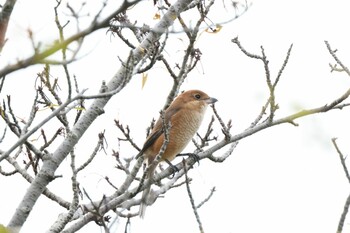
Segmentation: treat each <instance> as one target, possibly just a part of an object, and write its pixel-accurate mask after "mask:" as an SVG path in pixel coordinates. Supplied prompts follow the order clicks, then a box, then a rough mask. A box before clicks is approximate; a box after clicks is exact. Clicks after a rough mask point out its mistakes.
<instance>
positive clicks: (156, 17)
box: [153, 12, 160, 20]
mask: <svg viewBox="0 0 350 233" xmlns="http://www.w3.org/2000/svg"><path fill="white" fill-rule="evenodd" d="M153 19H154V20H158V19H160V14H159V13H158V12H157V13H156V14H155V15H154V16H153Z"/></svg>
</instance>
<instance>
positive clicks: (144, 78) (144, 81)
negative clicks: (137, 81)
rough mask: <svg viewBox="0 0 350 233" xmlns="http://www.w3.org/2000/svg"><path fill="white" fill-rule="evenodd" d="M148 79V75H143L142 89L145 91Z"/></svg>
mask: <svg viewBox="0 0 350 233" xmlns="http://www.w3.org/2000/svg"><path fill="white" fill-rule="evenodd" d="M147 78H148V74H147V73H142V87H141V89H143V87H144V86H145V84H146V81H147Z"/></svg>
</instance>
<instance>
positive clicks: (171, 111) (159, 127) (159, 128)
mask: <svg viewBox="0 0 350 233" xmlns="http://www.w3.org/2000/svg"><path fill="white" fill-rule="evenodd" d="M179 110H180V108H168V109H167V110H166V111H165V116H164V119H165V122H166V123H168V122H169V121H170V119H171V117H172V116H174V115H175V114H176V113H178V112H179ZM163 132H164V129H163V123H162V118H159V119H158V120H157V122H156V124H155V125H154V127H153V130H152V133H151V134H150V135H149V137H148V138H147V140H146V142H145V144H144V145H143V147H142V149H141V150H140V152H139V153H138V154H137V155H136V159H138V158H139V157H140V156H141V155H142V154H143V153H144V152H145V151H146V150H147V149H148V148H149V147H151V146H152V145H153V143H154V142H155V141H156V140H157V139H158V138H159V137H160V135H162V134H163Z"/></svg>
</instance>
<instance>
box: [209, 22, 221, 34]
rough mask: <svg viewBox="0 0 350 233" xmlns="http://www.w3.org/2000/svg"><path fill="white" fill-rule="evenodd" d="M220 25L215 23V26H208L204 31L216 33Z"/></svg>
mask: <svg viewBox="0 0 350 233" xmlns="http://www.w3.org/2000/svg"><path fill="white" fill-rule="evenodd" d="M221 28H222V25H220V24H216V25H215V27H208V28H207V29H205V31H206V32H208V33H218V32H220V31H221Z"/></svg>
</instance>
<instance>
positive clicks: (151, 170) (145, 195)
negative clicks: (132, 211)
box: [139, 164, 157, 218]
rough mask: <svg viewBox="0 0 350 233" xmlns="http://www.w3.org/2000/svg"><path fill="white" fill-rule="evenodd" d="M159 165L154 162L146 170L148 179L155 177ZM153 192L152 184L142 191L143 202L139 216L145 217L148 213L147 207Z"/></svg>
mask: <svg viewBox="0 0 350 233" xmlns="http://www.w3.org/2000/svg"><path fill="white" fill-rule="evenodd" d="M156 167H157V165H154V164H152V165H151V166H150V167H149V168H148V171H147V170H146V172H147V174H146V179H145V180H149V179H153V175H154V171H155V170H156ZM150 192H151V185H148V187H146V188H145V189H144V190H143V192H142V197H141V204H140V210H139V216H140V218H144V217H145V214H146V207H147V206H148V205H150V204H151V203H149V196H150Z"/></svg>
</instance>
